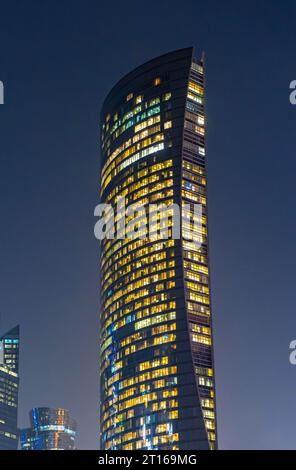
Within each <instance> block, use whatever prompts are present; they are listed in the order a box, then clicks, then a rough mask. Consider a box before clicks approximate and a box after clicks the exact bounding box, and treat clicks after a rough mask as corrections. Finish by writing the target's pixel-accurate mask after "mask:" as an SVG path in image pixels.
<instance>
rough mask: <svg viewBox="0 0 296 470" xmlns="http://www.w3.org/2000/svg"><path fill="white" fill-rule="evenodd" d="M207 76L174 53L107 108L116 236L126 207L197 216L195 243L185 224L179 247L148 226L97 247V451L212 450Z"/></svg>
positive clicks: (123, 87)
mask: <svg viewBox="0 0 296 470" xmlns="http://www.w3.org/2000/svg"><path fill="white" fill-rule="evenodd" d="M204 76H205V70H204V62H203V58H202V57H201V58H198V59H196V58H195V57H194V55H193V49H192V48H186V49H182V50H178V51H175V52H172V53H169V54H165V55H163V56H161V57H158V58H156V59H153V60H151V61H149V62H147V63H145V64H144V65H141V66H140V67H138V68H136V69H135V70H133V71H132V72H130V73H129V74H128V75H126V76H125V77H123V78H122V79H121V80H120V81H119V82H118V83H117V84H116V85H115V86H114V88H113V89H112V90H111V92H110V93H109V94H108V96H107V98H106V100H105V102H104V104H103V108H102V114H101V123H102V128H101V145H102V168H101V202H102V203H104V204H108V205H111V206H112V208H114V215H113V219H112V220H113V224H114V222H115V225H117V228H115V231H117V230H118V226H120V230H122V220H123V219H124V218H123V217H122V215H121V206H122V202H120V203H118V201H122V199H123V198H125V203H126V205H127V206H129V205H132V204H136V203H137V204H138V206H141V205H142V206H144V205H145V206H147V205H150V207H151V205H152V204H154V205H156V204H157V205H160V204H163V205H166V206H170V205H175V206H176V205H177V206H178V208H179V209H180V208H181V210H182V209H183V208H184V207H185V205H186V207H190V219H191V221H192V217H193V220H194V217H195V215H194V213H193V207H195V204H198V205H199V207H201V215H199V216H198V219H199V221H200V228H199V229H198V230H197V231H196V232H194V238H193V241H192V239H191V238H190V236H189V233H190V230H191V222H189V221H187V222H186V221H185V222H184V220H182V222H181V223H182V225H181V236H180V237H179V238H178V239H177V238H176V239H174V237H172V236H169V237H168V238H167V239H161V237H160V238H157V237H150V235H149V236H147V235H145V234H147V232H148V233H150V232H149V229H148V228H147V231H146V230H139V235H140V236H138V238H134V237H128V236H127V237H126V238H125V237H124V236H120V237H116V236H115V237H114V238H113V237H112V236H108V237H106V238H104V239H103V240H102V243H101V300H102V309H101V317H100V319H101V354H100V356H101V364H100V368H101V396H100V399H101V448H102V449H105V450H107V449H110V450H116V449H118V450H121V449H124V450H134V449H181V450H190V449H194V450H200V449H215V448H217V433H216V410H215V384H214V362H213V338H212V312H211V300H210V278H209V250H208V220H207V218H208V213H207V175H206V148H205V134H206V119H205V107H204V106H205V79H204ZM118 208H119V210H118ZM119 214H120V215H119ZM140 217H142V220H143V216H142V214H141V216H139V218H140ZM144 219H145V218H144ZM110 220H111V219H110ZM112 220H111V221H112ZM155 220H157V223H159V225H160V226H161V223H160V221H161V219H160V218H159V219H158V218H156V216H155ZM128 222H129V219H128V218H127V223H128ZM105 225H106V224H105ZM122 233H124V231H123V230H122V231H121V234H122ZM143 233H144V236H143ZM169 233H170V235H172V224H171V225H169ZM110 234H111V231H110V232H109V235H110ZM196 241H198V242H199V244H197V243H196Z"/></svg>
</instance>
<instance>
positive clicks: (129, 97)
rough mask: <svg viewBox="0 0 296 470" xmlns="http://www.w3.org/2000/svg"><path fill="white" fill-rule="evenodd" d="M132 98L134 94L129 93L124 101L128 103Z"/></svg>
mask: <svg viewBox="0 0 296 470" xmlns="http://www.w3.org/2000/svg"><path fill="white" fill-rule="evenodd" d="M133 96H134V94H133V93H130V94H129V95H127V97H126V101H129V100H131V99H132V97H133Z"/></svg>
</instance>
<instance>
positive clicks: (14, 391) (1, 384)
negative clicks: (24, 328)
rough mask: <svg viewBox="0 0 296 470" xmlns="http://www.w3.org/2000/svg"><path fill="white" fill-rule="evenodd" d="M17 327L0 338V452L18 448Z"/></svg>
mask: <svg viewBox="0 0 296 470" xmlns="http://www.w3.org/2000/svg"><path fill="white" fill-rule="evenodd" d="M18 390H19V327H18V326H16V327H15V328H13V329H12V330H10V331H8V333H6V334H5V335H3V336H2V337H0V450H15V449H17V446H18V429H17V411H18Z"/></svg>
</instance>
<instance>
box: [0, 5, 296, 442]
mask: <svg viewBox="0 0 296 470" xmlns="http://www.w3.org/2000/svg"><path fill="white" fill-rule="evenodd" d="M191 45H193V46H195V47H196V48H197V51H198V52H200V51H201V50H204V51H205V53H206V66H207V122H208V140H207V144H208V152H207V155H208V179H209V184H208V186H209V216H210V249H211V268H212V294H213V314H214V336H215V362H216V375H217V399H218V402H217V405H218V427H219V432H218V437H219V445H220V448H224V449H229V448H233V449H244V448H262V449H271V448H280V449H287V448H294V449H295V448H296V434H295V422H296V404H295V391H296V366H292V365H290V363H289V343H290V341H291V340H293V339H295V338H296V315H295V292H296V288H295V259H296V247H295V238H296V237H295V232H296V222H295V202H296V201H295V199H296V197H295V174H296V159H295V143H294V138H295V130H296V106H292V105H291V104H290V103H289V83H290V81H292V80H294V79H296V2H295V1H289V0H282V1H279V0H277V1H275V0H269V1H258V0H257V1H221V0H220V1H211V0H207V1H204V0H203V1H199V0H192V1H186V0H184V1H182V2H180V1H175V0H171V1H162V0H157V1H155V0H150V1H149V2H142V3H141V2H139V1H125V2H119V1H117V2H107V1H99V0H96V1H94V0H92V1H91V0H89V1H87V0H84V1H83V0H80V1H73V0H72V1H69V0H68V1H66V0H62V1H44V0H43V1H37V0H36V1H26V2H19V1H14V0H12V1H11V0H10V1H9V2H8V1H6V2H4V1H3V0H2V1H0V80H2V81H3V82H4V86H5V104H4V105H3V106H0V179H1V185H0V216H1V231H0V312H1V325H0V331H1V332H5V331H6V330H8V329H9V328H11V327H13V326H15V324H17V323H19V324H20V326H21V358H20V367H21V368H20V374H21V388H20V407H19V425H20V426H21V427H24V426H27V425H28V424H29V422H28V412H29V409H30V408H31V407H32V406H54V407H55V406H61V407H65V408H68V409H69V410H70V411H71V414H72V415H73V417H75V418H76V419H77V421H78V425H79V437H78V441H77V444H78V447H79V448H80V449H85V448H97V446H98V417H97V410H98V315H99V302H98V298H99V297H98V288H99V282H98V278H99V258H98V242H97V240H96V239H95V238H94V235H93V227H94V223H95V218H94V216H93V210H94V207H95V205H96V204H97V202H98V191H99V187H98V181H99V158H100V155H99V112H100V107H101V104H102V102H103V99H104V97H105V95H106V94H107V93H108V91H109V90H110V88H111V87H112V86H113V84H114V83H115V82H116V81H117V80H118V79H119V78H120V77H121V76H122V75H124V74H125V73H127V72H128V71H130V70H131V69H133V68H135V67H136V66H138V65H140V64H141V63H143V62H145V61H147V60H149V59H151V58H153V57H155V56H158V55H160V54H163V53H165V52H168V51H171V50H174V49H179V48H182V47H187V46H191Z"/></svg>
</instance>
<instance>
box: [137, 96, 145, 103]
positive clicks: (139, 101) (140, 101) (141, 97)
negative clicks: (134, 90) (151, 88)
mask: <svg viewBox="0 0 296 470" xmlns="http://www.w3.org/2000/svg"><path fill="white" fill-rule="evenodd" d="M142 100H143V96H141V95H139V96H137V98H136V104H139V103H142Z"/></svg>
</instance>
